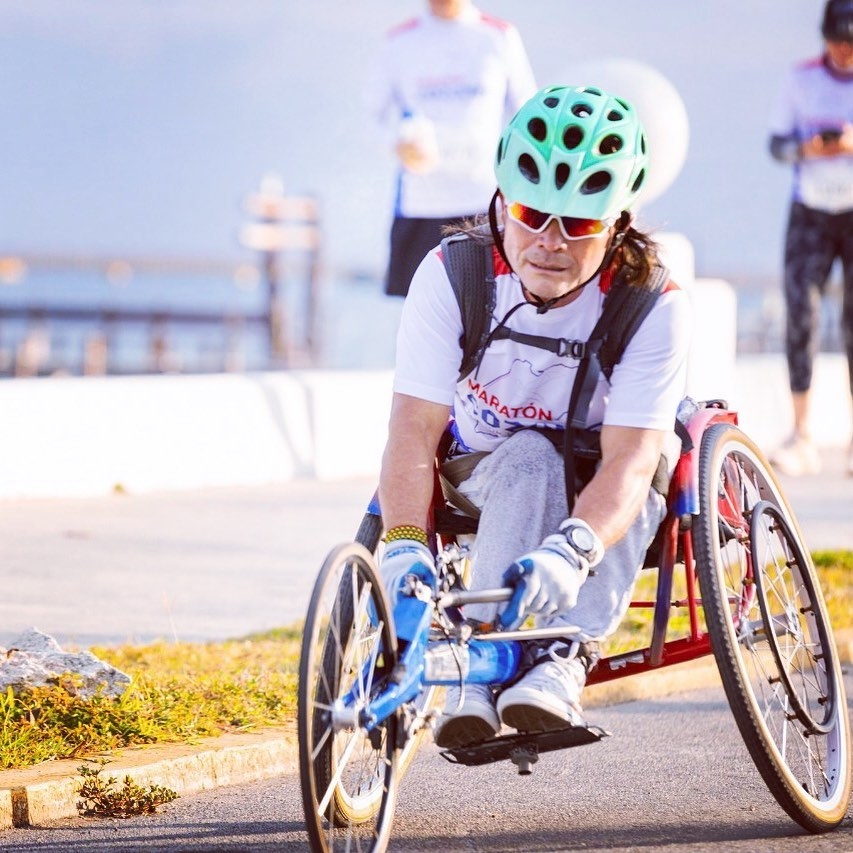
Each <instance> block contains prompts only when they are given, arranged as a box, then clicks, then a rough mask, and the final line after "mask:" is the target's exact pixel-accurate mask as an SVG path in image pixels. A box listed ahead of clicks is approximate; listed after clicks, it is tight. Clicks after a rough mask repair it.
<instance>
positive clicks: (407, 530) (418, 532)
mask: <svg viewBox="0 0 853 853" xmlns="http://www.w3.org/2000/svg"><path fill="white" fill-rule="evenodd" d="M398 539H414V540H415V542H420V543H421V544H423V545H426V543H427V535H426V530H424V529H423V528H422V527H415V525H414V524H398V525H397V526H396V527H392V528H391V529H390V530H387V531H386V532H385V541H386V542H396V541H397V540H398Z"/></svg>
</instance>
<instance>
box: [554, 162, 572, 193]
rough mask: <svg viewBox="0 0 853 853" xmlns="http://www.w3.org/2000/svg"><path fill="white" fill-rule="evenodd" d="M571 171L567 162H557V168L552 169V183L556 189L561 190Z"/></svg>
mask: <svg viewBox="0 0 853 853" xmlns="http://www.w3.org/2000/svg"><path fill="white" fill-rule="evenodd" d="M571 173H572V170H571V167H570V166H569V164H568V163H558V164H557V168H556V169H555V170H554V185H555V186H556V187H557V189H558V190H561V189H562V188H563V187H564V186H565V185H566V181H568V180H569V175H571Z"/></svg>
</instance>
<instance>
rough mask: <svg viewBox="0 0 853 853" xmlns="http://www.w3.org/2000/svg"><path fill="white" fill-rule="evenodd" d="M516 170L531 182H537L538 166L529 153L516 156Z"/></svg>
mask: <svg viewBox="0 0 853 853" xmlns="http://www.w3.org/2000/svg"><path fill="white" fill-rule="evenodd" d="M518 171H519V172H521V174H522V175H524V177H525V178H527V180H528V181H530V183H531V184H538V183H539V178H540V176H539V167H538V166H537V165H536V161H535V160H534V159H533V158H532V157H531V156H530V155H529V154H522V155H521V156H520V157H519V158H518Z"/></svg>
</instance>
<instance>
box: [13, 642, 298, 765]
mask: <svg viewBox="0 0 853 853" xmlns="http://www.w3.org/2000/svg"><path fill="white" fill-rule="evenodd" d="M300 636H301V629H300V627H299V626H294V627H291V628H288V629H282V630H280V631H275V632H271V633H268V634H264V635H262V636H255V637H251V638H247V639H244V640H234V641H229V642H225V643H204V644H202V643H167V642H160V643H154V644H150V645H146V646H121V647H118V648H93V649H92V652H93V653H94V654H95V655H97V656H98V657H99V658H101V659H102V660H105V661H108V662H109V663H111V664H113V665H114V666H116V667H118V669H120V670H122V671H123V672H125V673H127V674H128V675H129V676H130V677H131V679H132V680H131V684H130V686H129V687H128V689H127V690H126V691H125V693H124V694H123V695H122V696H121V697H120V698H119V699H110V698H105V697H95V698H93V699H89V700H84V699H82V698H80V697H79V696H76V695H74V694H75V691H74V683H73V679H69V680H68V681H67V682H66V683H65V684H64V685H62V686H56V687H43V688H38V689H36V690H32V691H29V692H26V693H22V694H21V695H20V696H14V695H13V693H12V691H11V689H9V690H8V691H7V692H6V693H5V695H4V694H0V767H2V768H5V769H9V768H15V767H28V766H31V765H34V764H38V763H40V762H42V761H49V760H55V759H62V758H84V757H91V756H97V755H104V754H109V753H110V752H113V751H114V750H116V749H119V748H121V747H126V746H138V745H140V744H151V743H168V742H184V743H186V742H193V741H195V740H198V739H200V738H203V737H210V736H214V735H219V734H223V733H225V732H235V731H250V730H253V729H257V728H260V727H263V726H273V725H289V724H292V723H293V721H294V719H295V713H296V673H297V668H298V658H299V638H300Z"/></svg>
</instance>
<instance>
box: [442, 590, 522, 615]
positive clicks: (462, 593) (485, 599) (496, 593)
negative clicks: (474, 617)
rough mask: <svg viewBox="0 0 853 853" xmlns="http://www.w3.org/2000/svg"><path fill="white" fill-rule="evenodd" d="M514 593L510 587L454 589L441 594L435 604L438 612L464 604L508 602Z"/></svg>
mask: <svg viewBox="0 0 853 853" xmlns="http://www.w3.org/2000/svg"><path fill="white" fill-rule="evenodd" d="M514 591H515V590H514V589H513V588H512V587H511V586H505V587H499V588H496V589H478V590H467V589H464V590H462V589H455V590H450V591H449V592H443V593H441V595H440V596H439V597H438V601H437V602H436V604H437V605H438V607H439V609H440V610H446V609H447V608H448V607H463V606H464V605H466V604H496V603H499V602H501V601H509V600H510V599H511V598H512V594H513V592H514Z"/></svg>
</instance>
